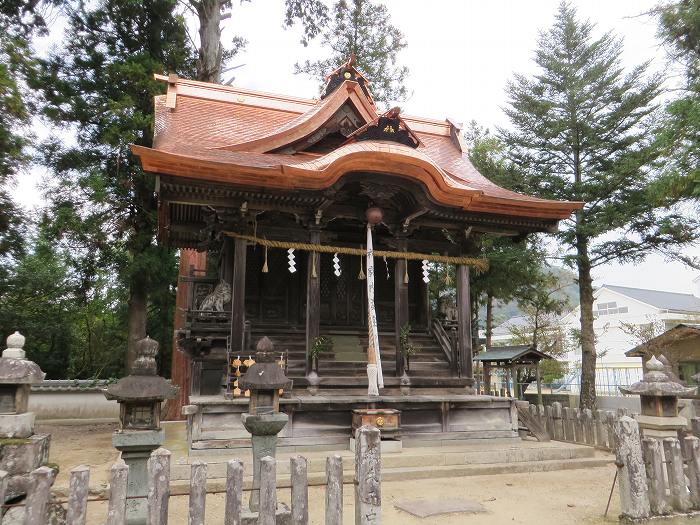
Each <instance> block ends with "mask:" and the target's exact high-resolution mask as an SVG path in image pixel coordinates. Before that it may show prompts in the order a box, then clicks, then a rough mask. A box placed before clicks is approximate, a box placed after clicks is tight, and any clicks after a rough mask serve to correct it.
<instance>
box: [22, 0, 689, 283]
mask: <svg viewBox="0 0 700 525" xmlns="http://www.w3.org/2000/svg"><path fill="white" fill-rule="evenodd" d="M384 3H385V5H387V7H388V8H389V11H390V13H391V16H392V21H393V23H394V24H395V25H396V26H397V27H399V28H400V29H401V30H402V31H403V33H404V35H405V36H406V41H407V42H408V47H407V48H406V49H405V50H404V51H403V52H402V54H401V61H402V63H403V64H405V65H406V66H408V67H409V69H410V76H409V78H408V88H409V91H410V92H411V93H412V94H411V96H410V98H409V99H408V100H407V101H406V102H404V103H403V104H402V108H403V110H404V112H405V113H408V114H411V115H419V116H426V117H434V118H438V119H444V118H446V117H451V118H453V119H455V120H457V121H461V122H468V121H470V120H476V121H477V122H479V123H480V124H481V125H483V126H486V127H489V128H494V127H495V126H504V125H507V120H506V119H505V116H504V114H503V111H502V109H501V108H502V106H503V105H504V104H505V101H506V97H505V92H504V88H505V85H506V83H507V81H508V80H509V79H510V78H511V77H512V75H513V73H514V72H520V73H531V72H533V71H534V70H535V67H534V64H533V61H532V58H533V51H534V49H535V47H536V43H537V36H538V32H539V30H542V29H546V28H548V27H549V26H550V25H551V24H552V22H553V16H554V13H555V12H556V9H557V6H558V4H559V2H558V0H528V1H525V0H510V1H508V0H488V1H483V0H469V1H454V0H432V1H431V2H428V3H426V2H417V1H407V0H385V1H384ZM657 3H658V0H614V1H611V0H606V1H598V0H579V1H575V2H573V4H574V5H575V6H576V7H577V9H578V11H579V14H580V15H581V16H584V17H587V18H590V19H591V20H592V21H594V22H596V23H597V27H598V30H599V31H601V32H602V31H607V30H614V32H615V33H616V34H618V35H620V36H622V37H623V38H624V42H625V51H624V61H625V65H629V66H630V67H631V66H633V65H636V64H638V63H640V62H644V61H646V60H652V61H653V62H652V68H655V69H657V70H662V69H664V58H665V57H664V52H663V50H662V49H661V48H660V47H659V44H658V42H657V40H656V38H655V32H656V22H655V20H653V19H652V18H651V17H648V16H644V15H643V13H644V12H645V11H648V10H649V9H650V8H651V7H653V6H654V5H656V4H657ZM233 4H234V5H233V10H232V17H231V18H230V19H228V20H226V21H225V29H224V35H223V38H224V39H225V40H226V39H228V38H230V37H231V35H233V34H239V35H241V36H243V37H244V38H246V39H247V40H248V46H247V48H246V50H245V51H244V52H243V53H242V54H241V55H239V56H238V57H237V58H236V59H235V60H234V62H233V63H234V64H245V65H244V66H243V67H240V68H238V69H236V70H235V71H234V72H232V73H229V74H228V75H224V78H225V79H228V78H229V77H230V75H232V74H235V77H236V78H235V81H234V85H237V86H241V87H247V88H254V89H260V90H264V91H272V92H279V93H285V94H290V95H297V96H304V97H310V96H316V95H317V94H318V85H317V84H316V82H315V81H314V80H311V79H309V78H307V77H304V76H301V75H294V74H293V69H294V63H295V62H297V61H302V60H304V59H306V58H309V59H314V58H320V57H322V55H323V52H322V50H321V49H320V48H319V46H318V43H314V44H312V45H311V46H309V47H307V48H304V47H303V46H302V45H301V44H300V43H299V37H300V31H299V30H298V29H291V30H286V31H285V30H284V29H283V28H282V20H283V14H284V5H283V4H284V0H253V1H252V2H250V3H243V4H240V3H239V2H237V1H235V0H234V2H233ZM426 6H429V7H426ZM53 38H55V37H53ZM53 38H52V40H53ZM39 131H40V133H41V130H39ZM40 178H41V173H40V171H39V170H35V171H34V172H33V173H32V174H28V175H27V176H25V177H23V178H21V180H20V183H19V184H18V186H17V188H16V194H17V198H18V200H19V201H20V202H22V203H23V204H24V205H25V206H29V207H30V206H35V205H38V204H40V203H41V198H40V192H39V191H38V189H37V181H38V180H39V179H40ZM687 253H689V254H691V255H694V256H700V248H697V247H695V248H692V249H690V250H688V252H687ZM696 275H698V272H696V271H694V270H692V269H690V268H687V267H685V266H683V265H682V264H680V263H676V262H668V261H665V260H664V258H663V257H662V256H659V255H652V256H650V257H649V258H648V260H647V261H646V262H644V263H642V264H640V265H638V266H636V267H632V266H629V265H608V266H605V267H601V268H598V269H596V270H595V272H594V276H595V278H596V284H598V285H600V284H603V283H606V284H617V285H625V286H637V287H642V288H653V289H665V290H670V291H678V292H686V293H689V292H692V291H693V289H692V283H691V281H692V279H693V277H695V276H696Z"/></svg>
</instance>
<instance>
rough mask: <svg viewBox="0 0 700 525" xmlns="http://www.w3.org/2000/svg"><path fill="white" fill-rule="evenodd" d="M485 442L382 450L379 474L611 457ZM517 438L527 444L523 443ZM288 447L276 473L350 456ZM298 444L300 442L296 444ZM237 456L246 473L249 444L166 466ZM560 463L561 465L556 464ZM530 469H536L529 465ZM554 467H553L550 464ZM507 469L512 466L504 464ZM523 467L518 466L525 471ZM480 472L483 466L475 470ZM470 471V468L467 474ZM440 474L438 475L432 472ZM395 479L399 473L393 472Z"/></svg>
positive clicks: (221, 469) (217, 463) (319, 467)
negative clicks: (296, 461) (296, 459)
mask: <svg viewBox="0 0 700 525" xmlns="http://www.w3.org/2000/svg"><path fill="white" fill-rule="evenodd" d="M488 443H490V444H491V445H490V446H488V445H472V444H465V445H461V446H460V445H450V446H444V447H406V448H404V449H403V451H402V452H394V453H388V454H383V455H382V478H383V479H384V473H385V472H386V473H389V472H392V471H396V472H406V473H413V472H415V474H416V477H429V476H426V475H425V473H424V471H426V470H427V471H430V470H433V471H440V470H442V471H444V472H452V471H454V470H455V469H461V470H459V472H469V470H470V469H476V468H479V467H480V468H486V467H489V466H494V465H495V466H499V465H509V466H510V467H509V468H511V469H513V468H516V466H517V465H522V464H526V465H529V466H532V465H533V464H539V463H548V462H563V463H565V462H570V461H581V460H592V459H598V460H603V463H607V462H610V461H612V456H610V455H607V454H602V453H600V452H597V451H596V450H595V449H594V448H592V447H586V446H583V445H572V444H564V443H557V442H550V443H534V445H532V444H531V443H533V442H516V443H517V444H516V445H499V444H498V440H497V439H494V440H488ZM523 443H524V444H526V445H527V446H523ZM289 448H293V447H281V448H280V449H279V450H278V458H279V462H278V465H277V473H278V474H280V475H288V474H289V458H290V457H291V456H293V455H297V454H300V455H303V456H305V457H306V458H307V460H308V472H309V476H311V475H312V474H320V475H323V474H324V473H325V468H326V457H327V456H328V455H331V454H333V453H338V454H340V455H341V456H342V457H343V462H344V468H345V470H348V471H352V469H353V460H354V456H353V454H352V452H350V451H349V450H342V451H335V452H333V451H325V452H324V451H319V450H314V451H299V452H292V451H287V449H289ZM298 448H303V447H298ZM234 457H236V458H239V459H241V460H242V461H243V463H244V469H245V472H246V473H250V471H251V468H252V456H251V452H250V449H238V450H236V451H231V452H230V453H227V454H225V455H222V454H221V453H218V454H206V453H203V454H197V455H196V456H191V457H181V458H178V459H175V458H173V459H174V462H173V464H172V467H171V479H172V480H189V476H190V466H189V462H190V461H192V460H201V461H205V462H207V463H208V464H209V467H208V472H207V476H208V477H209V478H223V477H225V475H226V461H228V459H231V458H234ZM559 468H562V469H563V468H565V467H559ZM535 470H536V469H535ZM552 470H554V469H552ZM510 471H513V470H510ZM526 471H528V470H520V472H526ZM478 473H483V472H478ZM450 475H470V474H468V473H466V474H461V473H454V474H450ZM473 475H476V474H473ZM434 477H441V476H437V475H436V476H434ZM396 479H399V477H398V476H397V478H396Z"/></svg>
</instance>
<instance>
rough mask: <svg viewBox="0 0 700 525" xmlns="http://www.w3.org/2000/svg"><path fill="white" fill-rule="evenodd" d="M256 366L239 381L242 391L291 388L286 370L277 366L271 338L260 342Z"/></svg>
mask: <svg viewBox="0 0 700 525" xmlns="http://www.w3.org/2000/svg"><path fill="white" fill-rule="evenodd" d="M256 350H257V352H256V354H255V364H253V366H251V367H250V368H249V369H248V371H247V372H246V374H245V375H244V376H243V377H241V378H240V379H239V380H238V387H239V388H240V389H241V390H278V389H280V388H291V386H292V380H291V379H289V378H288V377H287V376H285V375H284V370H282V368H281V367H280V366H279V364H277V361H276V359H275V356H274V355H273V354H272V351H273V350H274V346H273V344H272V341H270V339H269V338H267V337H263V338H262V339H260V341H258V345H257V347H256Z"/></svg>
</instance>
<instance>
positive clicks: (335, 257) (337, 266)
mask: <svg viewBox="0 0 700 525" xmlns="http://www.w3.org/2000/svg"><path fill="white" fill-rule="evenodd" d="M333 273H334V274H335V276H336V277H340V274H341V273H343V272H342V270H341V269H340V258H339V257H338V254H337V253H334V254H333Z"/></svg>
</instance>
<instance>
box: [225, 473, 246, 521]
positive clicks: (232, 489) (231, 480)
mask: <svg viewBox="0 0 700 525" xmlns="http://www.w3.org/2000/svg"><path fill="white" fill-rule="evenodd" d="M225 508H226V511H225V513H224V525H241V523H242V522H241V511H242V510H243V462H242V461H241V460H240V459H230V460H229V461H228V463H226V504H225Z"/></svg>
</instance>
